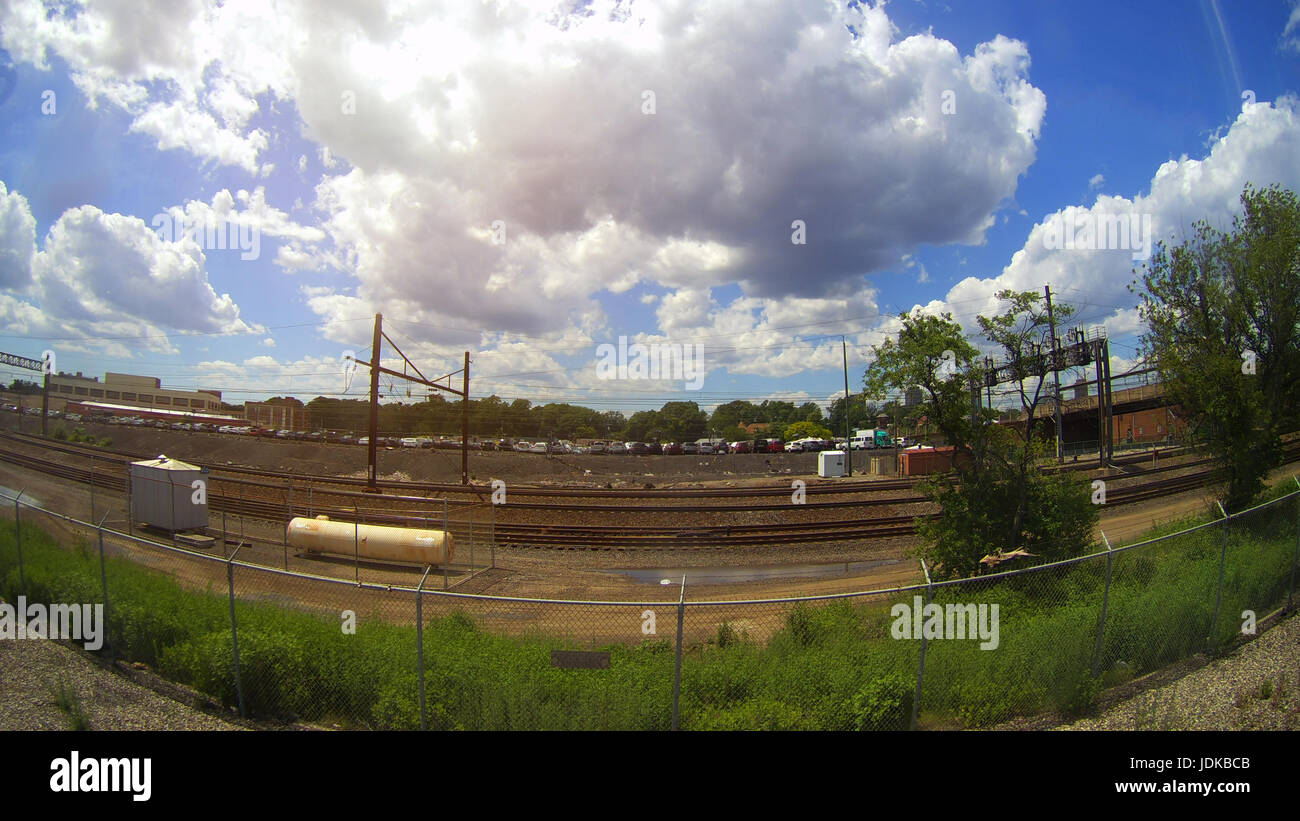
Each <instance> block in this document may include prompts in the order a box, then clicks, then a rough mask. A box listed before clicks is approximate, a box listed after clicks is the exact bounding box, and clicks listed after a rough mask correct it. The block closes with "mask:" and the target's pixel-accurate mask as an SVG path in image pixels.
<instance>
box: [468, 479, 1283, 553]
mask: <svg viewBox="0 0 1300 821" xmlns="http://www.w3.org/2000/svg"><path fill="white" fill-rule="evenodd" d="M1297 481H1298V482H1300V480H1297ZM490 509H491V511H492V518H491V519H490V520H489V521H488V527H490V528H492V529H491V530H489V531H488V544H489V545H491V546H492V569H493V570H496V567H497V506H496V504H495V503H494V504H492V505H491V506H490Z"/></svg>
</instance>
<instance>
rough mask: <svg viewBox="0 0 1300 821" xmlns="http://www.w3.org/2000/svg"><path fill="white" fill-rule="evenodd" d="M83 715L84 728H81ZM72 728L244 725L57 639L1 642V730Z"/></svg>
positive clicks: (217, 727) (226, 727) (224, 727)
mask: <svg viewBox="0 0 1300 821" xmlns="http://www.w3.org/2000/svg"><path fill="white" fill-rule="evenodd" d="M164 686H165V685H164ZM173 688H175V687H174V685H173ZM61 689H62V691H63V693H64V695H63V697H61V696H60V690H61ZM175 689H176V690H178V691H179V689H180V688H175ZM61 705H62V706H61ZM77 718H81V719H83V721H82V722H81V723H82V725H83V726H81V727H78V726H77V724H78V721H77ZM87 724H88V725H89V726H88V727H86V726H84V725H87ZM69 729H91V730H238V729H241V728H240V726H239V725H237V724H234V723H231V722H229V721H225V720H224V719H222V718H220V717H218V716H214V715H209V714H207V713H204V712H202V711H200V710H197V709H195V708H193V707H191V706H189V705H187V704H184V703H182V702H180V701H177V700H175V699H172V698H168V697H166V696H163V695H159V694H158V693H156V692H154V691H153V690H151V689H149V688H147V687H145V686H143V685H141V684H138V683H136V682H134V681H131V680H129V679H127V678H125V677H124V676H121V675H118V674H116V673H114V672H112V671H111V670H106V669H104V668H103V667H100V666H99V665H98V664H96V663H94V662H93V661H91V660H89V659H87V658H85V657H84V656H82V655H81V654H80V653H78V652H77V651H76V650H73V649H71V648H68V647H64V646H62V645H61V644H58V643H56V642H52V641H43V640H39V639H38V640H31V641H28V640H24V641H0V731H4V730H69Z"/></svg>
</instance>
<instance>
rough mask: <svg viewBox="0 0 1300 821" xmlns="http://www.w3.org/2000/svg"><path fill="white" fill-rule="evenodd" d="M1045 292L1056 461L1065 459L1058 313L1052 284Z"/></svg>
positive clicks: (1030, 421)
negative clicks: (1054, 305)
mask: <svg viewBox="0 0 1300 821" xmlns="http://www.w3.org/2000/svg"><path fill="white" fill-rule="evenodd" d="M1043 292H1044V293H1045V294H1047V325H1048V328H1049V329H1050V330H1051V334H1052V382H1053V384H1054V385H1055V386H1056V397H1055V399H1056V402H1055V405H1056V461H1057V462H1063V461H1065V449H1064V447H1063V445H1064V438H1063V434H1062V432H1061V429H1062V424H1061V422H1062V420H1061V372H1060V371H1058V370H1057V367H1058V365H1059V362H1060V360H1059V358H1058V354H1057V346H1056V315H1055V313H1053V311H1052V286H1050V285H1044V286H1043ZM1033 423H1034V420H1032V419H1030V420H1029V421H1028V422H1027V423H1026V424H1028V425H1030V426H1031V427H1032V426H1033Z"/></svg>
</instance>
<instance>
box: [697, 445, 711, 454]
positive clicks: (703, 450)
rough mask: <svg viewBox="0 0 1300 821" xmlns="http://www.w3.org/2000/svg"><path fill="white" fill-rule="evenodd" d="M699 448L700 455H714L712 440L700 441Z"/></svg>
mask: <svg viewBox="0 0 1300 821" xmlns="http://www.w3.org/2000/svg"><path fill="white" fill-rule="evenodd" d="M699 449H700V455H701V456H712V455H713V443H712V442H700V443H699Z"/></svg>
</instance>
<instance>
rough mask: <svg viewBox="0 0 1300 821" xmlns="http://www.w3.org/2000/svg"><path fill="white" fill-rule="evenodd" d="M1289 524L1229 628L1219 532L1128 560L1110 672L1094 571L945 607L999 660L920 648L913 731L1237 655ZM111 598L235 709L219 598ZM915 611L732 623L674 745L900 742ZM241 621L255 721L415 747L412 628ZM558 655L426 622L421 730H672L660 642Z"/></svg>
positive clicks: (3, 530) (32, 549)
mask: <svg viewBox="0 0 1300 821" xmlns="http://www.w3.org/2000/svg"><path fill="white" fill-rule="evenodd" d="M1298 502H1300V494H1295V495H1293V496H1292V497H1291V498H1290V499H1289V500H1287V501H1284V502H1279V503H1277V504H1275V505H1273V506H1271V507H1269V508H1266V509H1263V510H1259V511H1255V512H1254V513H1251V514H1249V515H1248V516H1244V517H1242V518H1239V519H1237V520H1235V521H1234V523H1233V527H1232V529H1231V532H1230V534H1229V538H1228V541H1227V545H1228V547H1227V554H1226V555H1227V560H1226V563H1225V570H1224V577H1223V578H1224V582H1223V590H1222V601H1221V603H1220V605H1219V609H1218V612H1219V617H1218V624H1217V627H1213V628H1212V623H1213V620H1214V613H1215V605H1216V587H1217V579H1218V575H1219V566H1220V556H1221V552H1222V548H1223V535H1222V529H1221V528H1218V527H1215V528H1205V529H1202V530H1200V531H1197V532H1194V533H1190V534H1183V535H1177V536H1174V537H1172V538H1170V539H1168V540H1166V541H1162V542H1159V543H1156V544H1154V545H1148V546H1146V547H1142V548H1138V549H1135V550H1127V551H1122V552H1118V553H1116V555H1115V556H1114V562H1113V566H1112V569H1111V573H1112V576H1111V586H1110V595H1109V602H1108V606H1107V613H1106V625H1105V634H1104V640H1103V643H1102V645H1101V653H1100V656H1099V657H1097V631H1098V625H1099V620H1100V618H1101V609H1102V592H1103V589H1104V586H1105V577H1106V562H1105V560H1104V559H1101V560H1097V559H1094V560H1090V561H1086V562H1080V563H1078V564H1074V565H1070V566H1066V567H1060V568H1051V569H1046V570H1042V571H1036V572H1028V573H1024V574H1022V575H1019V576H1016V577H1014V578H1006V579H998V580H989V579H977V580H973V581H972V582H970V583H968V584H964V585H961V586H953V587H944V588H937V589H936V590H935V592H934V603H936V604H939V605H945V604H950V603H952V604H956V603H981V604H986V605H992V604H997V605H998V609H999V616H1000V621H999V641H998V646H997V648H996V649H992V650H981V649H980V647H979V642H978V641H974V640H960V639H957V640H944V641H939V640H934V641H930V642H928V644H927V653H926V661H925V675H924V686H923V690H922V700H921V704H922V711H921V714H922V719H923V721H922V724H923V726H940V727H942V726H960V727H980V726H989V725H992V724H995V723H998V722H1001V721H1003V720H1006V719H1008V718H1011V717H1014V716H1017V715H1032V714H1035V713H1038V712H1041V711H1044V710H1057V711H1061V712H1064V713H1066V714H1070V715H1077V714H1081V713H1085V712H1086V711H1087V710H1088V709H1089V708H1090V707H1091V706H1092V704H1093V703H1094V702H1095V700H1096V697H1097V695H1098V693H1099V692H1100V691H1101V689H1102V688H1104V687H1106V686H1110V685H1113V684H1116V683H1120V682H1122V681H1125V680H1127V679H1129V678H1132V677H1134V676H1137V675H1141V674H1143V673H1145V672H1149V671H1151V670H1153V669H1156V668H1158V667H1160V666H1162V665H1165V664H1168V663H1170V662H1172V661H1175V660H1178V659H1181V658H1185V657H1187V656H1189V655H1192V654H1195V653H1198V652H1202V651H1204V650H1205V649H1206V648H1207V644H1212V645H1213V646H1214V647H1216V648H1222V647H1224V646H1226V645H1227V644H1228V643H1229V642H1231V641H1232V640H1234V638H1236V637H1238V636H1239V635H1240V632H1241V627H1242V622H1243V619H1242V617H1241V614H1242V612H1243V611H1244V610H1247V609H1254V610H1256V611H1257V613H1258V615H1259V616H1263V615H1264V614H1265V613H1267V612H1268V611H1270V610H1271V609H1274V608H1276V607H1277V606H1279V605H1280V604H1281V603H1282V602H1283V601H1284V600H1285V598H1286V595H1287V592H1288V589H1289V585H1290V582H1291V568H1292V565H1293V562H1294V560H1295V556H1296V549H1297V537H1296V527H1297V503H1298ZM1191 524H1193V522H1191V521H1186V522H1180V523H1176V524H1175V525H1167V526H1165V527H1164V529H1163V530H1164V532H1170V531H1172V530H1173V529H1175V528H1178V527H1187V526H1189V525H1191ZM23 556H24V575H25V581H26V589H25V591H23V592H25V595H26V596H27V599H28V601H29V602H85V603H94V602H99V601H102V595H101V585H100V576H99V558H98V554H97V552H96V551H95V550H94V549H93V548H92V547H90V546H89V545H87V544H84V543H82V544H76V545H72V546H70V547H69V546H63V545H60V544H57V543H56V542H55V540H53V539H52V538H51V537H50V536H49V535H48V534H47V533H44V532H42V531H40V530H39V529H37V528H35V527H33V526H32V525H30V524H26V525H24V526H23ZM107 576H108V580H109V597H110V600H111V606H110V608H109V632H108V636H109V643H110V645H111V646H112V648H113V651H114V652H115V654H116V655H117V656H118V657H119V658H125V659H128V660H131V661H138V662H143V663H145V664H148V665H149V666H151V667H153V668H155V669H156V670H157V671H158V672H159V673H161V674H162V675H164V676H167V677H168V678H171V679H174V680H176V681H178V682H181V683H184V684H187V685H190V686H192V687H195V688H196V689H198V690H200V691H202V692H205V693H208V694H210V695H211V696H213V697H214V698H216V699H218V700H220V701H221V702H222V703H224V704H226V705H231V706H233V705H235V704H236V703H237V694H236V689H235V684H234V655H233V652H232V641H231V631H230V611H229V602H228V599H227V596H226V590H225V587H224V585H222V586H221V587H220V588H218V589H214V590H209V591H207V592H198V591H192V590H185V589H183V588H182V587H181V586H180V585H179V584H178V583H177V582H176V581H175V580H174V579H172V578H170V577H169V576H167V575H165V574H162V573H159V572H156V571H152V570H149V569H146V568H143V567H140V566H138V565H135V564H133V563H131V562H129V561H126V560H124V559H116V558H109V559H108V561H107ZM19 592H20V590H19V573H18V567H17V551H16V544H15V533H14V525H13V522H11V521H4V522H0V594H3V596H4V597H5V599H6V600H8V601H11V602H12V601H13V600H14V599H15V598H16V597H17V595H18V594H19ZM921 593H922V594H923V593H924V591H921ZM408 595H409V594H408ZM912 601H913V594H912V593H908V594H906V595H895V596H893V597H892V598H890V597H884V596H872V597H863V598H862V599H845V600H836V601H833V602H830V603H817V604H797V605H793V606H790V607H789V609H788V610H787V611H786V614H785V619H784V626H783V627H782V628H781V629H780V630H777V631H776V632H775V633H774V634H773V635H771V636H770V638H768V639H767V640H766V641H762V642H758V641H755V640H753V639H751V638H750V637H749V636H748V634H747V633H746V632H745V630H744V629H743V628H738V627H733V625H731V624H728V623H723V624H722V625H721V626H720V627H719V628H718V629H717V631H716V635H714V636H713V637H712V639H710V640H709V641H705V642H702V643H699V644H696V645H694V646H688V647H687V648H686V650H685V653H684V658H683V669H682V692H681V726H682V727H683V728H685V729H825V730H870V729H905V728H906V727H907V726H908V724H909V721H910V716H911V711H912V701H913V697H914V691H915V685H916V671H917V664H918V661H919V657H920V645H921V642H919V641H905V640H895V639H894V638H892V637H891V623H892V622H893V617H892V616H891V607H892V606H893V605H895V604H899V603H907V604H910V603H911V602H912ZM236 612H237V620H238V624H239V633H238V636H239V650H240V663H241V677H242V682H243V690H244V698H245V704H246V707H247V710H248V712H249V714H250V715H252V716H255V717H260V718H263V719H269V720H274V721H309V722H320V723H326V724H338V725H340V726H344V727H369V728H400V729H418V728H419V726H420V713H419V703H418V684H417V681H418V679H417V674H418V671H417V656H416V650H415V648H416V630H415V628H414V627H413V626H399V625H392V624H385V623H382V622H367V623H366V625H365V627H364V629H361V630H358V631H357V633H356V634H355V635H350V634H345V633H343V632H342V631H341V630H340V627H339V621H338V620H337V619H335V618H329V617H325V616H321V615H319V614H314V613H308V612H301V611H297V610H293V609H288V608H285V607H283V606H281V605H279V604H272V603H261V602H249V601H237V603H236ZM690 612H691V611H690V610H689V609H688V616H687V617H688V619H689V618H690ZM665 632H667V631H665ZM1212 632H1213V635H1211V633H1212ZM566 646H573V645H567V644H566V643H565V642H564V641H563V640H560V639H549V638H547V637H541V636H531V637H523V638H521V637H509V636H502V635H497V634H494V633H492V632H490V631H487V630H484V629H482V628H481V627H480V626H479V625H478V623H477V622H476V621H475V620H474V618H473V617H471V616H470V615H467V614H463V613H453V614H451V615H449V616H443V617H439V618H432V619H428V620H427V621H426V627H425V631H424V652H425V697H426V702H427V714H428V723H429V726H430V727H431V728H437V729H642V730H653V729H667V728H668V727H669V726H670V724H671V716H672V688H673V673H674V664H675V658H674V652H673V644H672V642H671V641H670V640H664V639H657V640H653V641H646V642H644V643H642V644H640V645H638V646H631V647H628V646H622V645H612V646H610V647H608V648H607V649H608V650H609V652H610V654H611V663H610V667H609V669H606V670H564V669H556V668H552V667H551V666H550V651H551V650H552V649H558V648H564V647H566ZM1094 658H1097V661H1096V663H1097V665H1098V667H1099V675H1098V676H1097V677H1096V678H1094V677H1093V675H1092V668H1093V664H1094Z"/></svg>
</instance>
